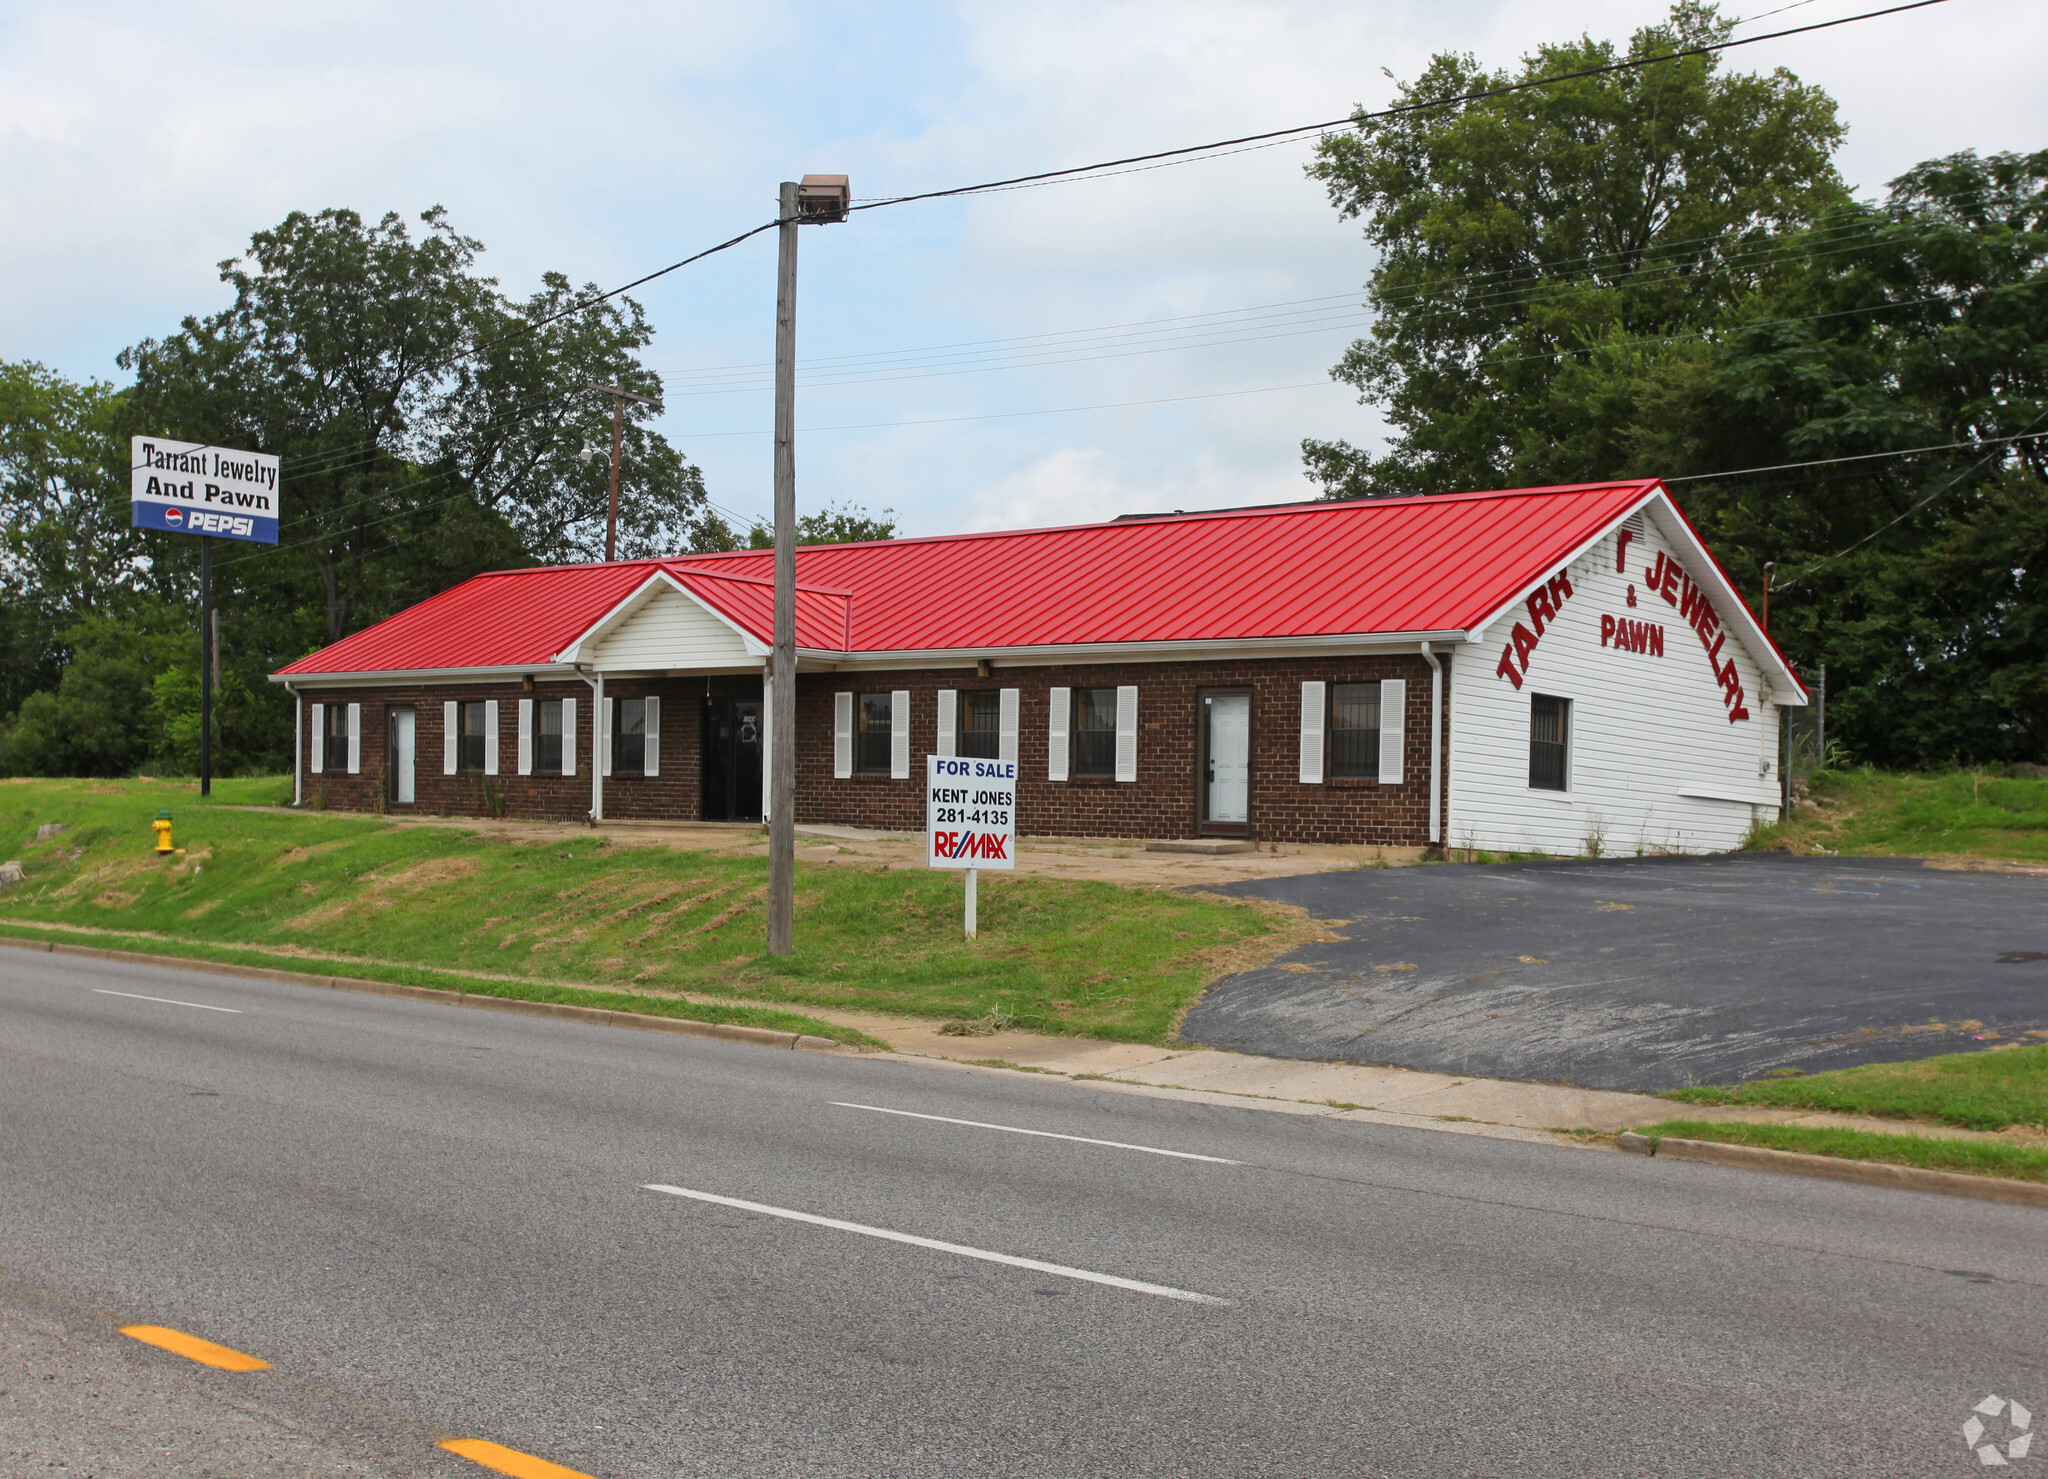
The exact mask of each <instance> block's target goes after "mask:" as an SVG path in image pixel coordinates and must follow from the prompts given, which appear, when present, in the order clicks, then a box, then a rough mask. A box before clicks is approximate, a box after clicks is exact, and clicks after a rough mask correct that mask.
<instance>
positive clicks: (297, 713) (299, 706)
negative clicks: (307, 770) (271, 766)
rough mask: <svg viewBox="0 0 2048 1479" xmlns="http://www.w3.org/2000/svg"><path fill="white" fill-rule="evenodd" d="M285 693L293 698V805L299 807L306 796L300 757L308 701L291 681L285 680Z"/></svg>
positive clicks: (303, 751)
mask: <svg viewBox="0 0 2048 1479" xmlns="http://www.w3.org/2000/svg"><path fill="white" fill-rule="evenodd" d="M284 691H285V692H286V693H289V694H290V695H291V696H292V805H293V806H297V805H298V804H299V802H300V801H301V799H303V796H304V791H303V782H302V780H301V778H300V775H299V764H300V762H299V756H300V755H302V754H303V753H305V749H306V701H305V700H304V699H302V698H300V697H299V690H298V689H296V688H294V687H292V685H291V682H290V680H289V679H286V680H284Z"/></svg>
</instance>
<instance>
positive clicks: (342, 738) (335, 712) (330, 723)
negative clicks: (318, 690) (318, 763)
mask: <svg viewBox="0 0 2048 1479" xmlns="http://www.w3.org/2000/svg"><path fill="white" fill-rule="evenodd" d="M324 722H325V726H326V729H327V739H326V745H325V748H326V751H327V753H326V755H325V756H323V757H322V758H323V759H325V761H326V762H327V763H326V766H325V767H324V768H325V769H328V770H346V769H348V705H347V704H329V705H327V713H326V716H325V721H324Z"/></svg>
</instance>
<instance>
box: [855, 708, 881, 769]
mask: <svg viewBox="0 0 2048 1479" xmlns="http://www.w3.org/2000/svg"><path fill="white" fill-rule="evenodd" d="M889 707H890V705H889V695H888V694H886V693H863V694H862V695H861V696H860V700H859V703H858V705H857V708H856V716H855V717H856V721H857V722H858V724H859V726H860V729H859V732H858V733H857V734H855V735H854V737H853V739H854V768H855V769H856V770H862V771H867V772H870V773H879V774H882V775H887V774H889Z"/></svg>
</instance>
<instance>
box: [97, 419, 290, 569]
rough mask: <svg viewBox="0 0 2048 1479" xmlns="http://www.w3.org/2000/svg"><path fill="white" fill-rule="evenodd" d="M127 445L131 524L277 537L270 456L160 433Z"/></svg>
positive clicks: (272, 540)
mask: <svg viewBox="0 0 2048 1479" xmlns="http://www.w3.org/2000/svg"><path fill="white" fill-rule="evenodd" d="M130 446H131V455H130V457H129V460H128V462H129V473H128V476H129V486H128V510H129V522H130V523H131V524H132V525H133V526H134V527H135V528H137V529H168V530H169V531H170V532H171V533H173V534H212V535H216V536H218V537H219V538H222V539H246V540H251V541H253V542H255V543H257V544H276V543H277V510H278V504H277V459H276V458H275V457H272V456H270V455H268V454H267V453H263V452H236V451H233V450H231V449H229V448H227V447H215V446H211V445H209V444H208V443H205V442H173V441H166V440H165V439H164V438H162V437H136V438H135V439H134V441H133V442H132V443H131V444H130Z"/></svg>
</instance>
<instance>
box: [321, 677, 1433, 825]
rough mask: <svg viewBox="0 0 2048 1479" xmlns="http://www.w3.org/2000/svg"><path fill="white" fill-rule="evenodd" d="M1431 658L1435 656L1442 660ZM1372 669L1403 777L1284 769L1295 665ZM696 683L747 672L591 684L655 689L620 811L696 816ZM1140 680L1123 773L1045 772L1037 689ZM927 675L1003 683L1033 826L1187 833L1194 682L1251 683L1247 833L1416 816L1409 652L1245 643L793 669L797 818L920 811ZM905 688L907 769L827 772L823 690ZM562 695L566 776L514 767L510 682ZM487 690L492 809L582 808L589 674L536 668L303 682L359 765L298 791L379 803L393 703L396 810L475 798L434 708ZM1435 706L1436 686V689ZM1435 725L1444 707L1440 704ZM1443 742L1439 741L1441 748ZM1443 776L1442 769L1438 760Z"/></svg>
mask: <svg viewBox="0 0 2048 1479" xmlns="http://www.w3.org/2000/svg"><path fill="white" fill-rule="evenodd" d="M1441 660H1442V661H1444V662H1445V663H1446V664H1448V662H1449V661H1450V659H1449V658H1448V657H1445V658H1443V659H1441ZM1383 678H1405V679H1406V680H1407V681H1408V706H1407V714H1406V722H1405V725H1404V735H1403V737H1404V739H1405V742H1406V756H1405V759H1404V761H1403V781H1402V783H1401V784H1400V785H1397V786H1382V785H1381V784H1380V783H1379V782H1378V781H1377V780H1326V781H1325V782H1324V783H1323V784H1321V785H1312V786H1304V785H1302V784H1301V783H1300V780H1299V775H1300V733H1299V726H1300V722H1301V685H1302V683H1303V682H1304V681H1305V680H1309V679H1319V680H1322V681H1324V682H1328V683H1367V682H1377V681H1379V680H1380V679H1383ZM707 681H708V685H709V689H708V691H711V692H720V693H730V694H734V695H742V694H744V695H746V696H753V695H755V694H758V693H759V692H760V682H759V680H758V679H752V678H731V677H725V678H712V679H709V680H706V679H704V678H682V679H671V680H666V681H654V682H632V681H627V680H620V681H618V682H614V683H607V684H606V685H605V693H606V696H607V697H613V698H638V697H643V696H646V695H648V694H657V695H659V696H660V698H661V709H662V725H661V728H662V737H661V774H660V775H659V776H658V777H653V776H643V775H639V774H633V775H621V774H618V773H617V772H614V773H613V774H612V775H610V776H607V777H606V778H605V787H604V794H605V814H606V815H607V816H611V817H621V818H639V817H644V818H671V819H677V820H694V819H695V818H696V817H697V816H698V814H699V808H700V805H701V788H700V784H699V772H698V757H699V748H700V745H701V736H702V727H701V726H702V721H701V713H702V705H703V700H704V695H705V693H706V692H707ZM1125 684H1131V685H1135V686H1136V687H1137V690H1138V778H1137V779H1136V780H1135V781H1125V782H1119V781H1115V780H1110V779H1106V778H1096V777H1076V778H1074V779H1072V780H1067V781H1050V780H1047V779H1046V728H1047V720H1048V718H1049V711H1050V696H1049V695H1050V690H1052V689H1053V688H1114V687H1118V686H1121V685H1125ZM941 688H954V689H960V690H962V691H967V690H973V689H999V688H1015V689H1017V690H1018V691H1019V692H1018V699H1019V736H1018V760H1019V762H1020V766H1019V768H1020V777H1019V782H1018V788H1017V815H1018V830H1019V831H1020V832H1023V833H1026V834H1036V835H1039V836H1080V837H1192V836H1195V835H1197V833H1198V832H1199V831H1200V830H1201V826H1200V822H1199V816H1200V812H1199V806H1200V796H1199V793H1198V791H1197V785H1196V766H1197V759H1198V754H1199V719H1200V710H1201V694H1202V692H1203V690H1205V689H1221V688H1236V689H1249V690H1250V691H1251V695H1252V760H1251V795H1250V828H1249V830H1250V835H1251V836H1253V837H1255V838H1257V839H1259V840H1261V841H1274V842H1333V843H1363V844H1366V845H1374V844H1378V845H1385V846H1415V845H1419V844H1421V843H1423V842H1424V841H1426V840H1427V836H1428V826H1429V700H1430V671H1429V667H1428V665H1427V664H1426V663H1425V662H1424V661H1423V660H1422V658H1421V657H1420V656H1417V655H1413V654H1398V655H1388V656H1377V657H1362V656H1333V657H1329V658H1288V659H1277V660H1269V659H1257V658H1247V659H1242V660H1234V661H1228V662H1176V663H1130V664H1090V665H1085V666H1076V667H1032V668H1025V667H998V668H997V669H996V670H995V674H994V676H992V677H989V678H976V677H975V676H974V675H973V673H972V671H971V670H968V669H961V668H947V669H929V670H918V671H912V672H875V673H867V674H860V675H854V674H841V673H802V674H799V675H798V678H797V734H796V739H797V820H798V821H799V822H802V823H808V824H821V823H826V824H838V825H842V826H857V827H884V828H892V829H902V830H906V831H915V830H920V829H922V828H923V826H924V815H925V813H924V785H923V777H924V757H925V756H926V755H927V754H929V753H931V752H932V751H933V750H934V748H935V747H936V745H937V742H938V700H937V697H936V695H937V692H938V690H939V689H941ZM895 689H908V690H909V691H910V695H911V700H910V724H911V733H910V753H911V778H910V779H909V780H902V781H898V780H892V779H890V778H889V777H888V776H887V775H860V774H856V775H853V776H850V777H847V778H845V779H835V778H834V777H833V774H832V737H833V731H832V725H833V695H835V694H837V693H840V692H854V693H863V692H865V693H883V692H889V691H891V690H895ZM570 696H573V697H575V698H576V700H577V728H578V730H579V731H580V732H579V734H578V737H577V743H576V755H577V761H578V772H579V773H578V775H577V776H575V777H567V776H559V775H556V776H520V775H516V774H514V773H513V772H514V771H515V770H516V769H517V760H518V735H517V733H516V731H517V727H518V718H519V706H518V701H519V700H520V699H521V698H522V697H548V698H554V697H570ZM490 698H495V699H497V700H498V704H499V708H498V723H499V741H498V743H499V751H498V755H499V766H498V768H499V774H498V775H496V776H494V777H491V778H490V784H491V786H493V787H494V788H495V789H496V792H497V794H498V795H499V797H500V798H502V801H503V804H504V808H505V814H506V815H508V816H531V817H554V818H560V819H565V820H568V819H576V818H580V817H582V816H584V815H586V814H587V813H588V812H589V809H590V769H589V767H590V762H591V755H592V746H591V726H592V719H593V711H592V710H593V706H592V704H591V695H590V689H589V688H588V687H587V686H586V685H584V684H581V683H578V684H576V685H574V686H573V687H571V686H570V685H567V684H561V683H546V684H542V685H540V686H539V688H538V689H537V690H536V691H535V692H534V693H532V694H528V693H527V692H526V691H525V690H523V689H522V688H521V687H520V686H519V684H517V683H502V684H465V685H455V686H451V685H435V686H426V685H421V686H417V687H400V688H390V689H356V690H312V689H309V690H306V691H305V692H304V700H305V703H306V705H307V709H306V724H307V742H306V746H305V747H304V753H302V756H301V762H302V764H305V765H307V766H309V767H310V737H311V725H312V708H311V706H312V704H313V703H315V702H330V703H331V702H340V703H347V702H350V701H351V700H353V701H356V702H360V703H361V704H362V705H363V720H362V735H363V745H362V766H363V769H362V774H361V775H359V776H350V775H346V774H340V773H338V771H337V768H336V767H333V766H330V767H329V769H328V771H327V773H326V774H325V775H320V776H316V775H313V774H311V773H310V770H308V773H307V774H306V775H305V794H306V797H307V799H308V800H309V801H310V800H311V799H312V798H314V797H315V796H321V795H324V796H325V797H326V804H327V805H328V806H331V807H338V808H344V809H350V810H377V809H380V808H381V807H382V806H383V805H384V802H383V800H382V798H383V796H384V794H385V791H384V773H385V767H386V749H387V746H386V740H385V735H386V727H385V726H386V718H385V716H386V713H387V711H388V709H389V708H390V707H391V706H392V705H396V704H409V705H411V706H412V707H413V708H414V709H415V711H416V713H417V715H418V717H417V720H416V724H417V730H416V741H415V754H416V757H417V758H416V762H415V777H416V780H415V785H416V788H417V795H418V800H417V801H416V803H415V804H414V805H413V806H412V807H410V808H393V809H394V810H412V811H420V812H428V813H437V812H443V811H445V812H449V813H452V814H458V815H477V814H481V813H483V812H484V811H485V810H486V809H487V808H486V806H485V798H484V791H483V785H482V778H481V777H478V776H474V775H469V774H459V775H453V776H447V775H443V774H442V770H441V767H442V709H441V705H442V703H443V702H444V701H447V700H449V699H455V700H458V701H461V700H468V699H490ZM1445 700H1446V707H1447V710H1448V701H1449V687H1448V684H1447V685H1446V688H1445ZM1445 720H1446V723H1445V733H1446V735H1447V736H1448V733H1449V722H1448V721H1449V714H1448V712H1446V715H1445ZM1446 748H1447V749H1448V746H1447V747H1446ZM1444 774H1445V786H1446V791H1448V786H1449V771H1448V766H1446V768H1445V772H1444Z"/></svg>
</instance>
